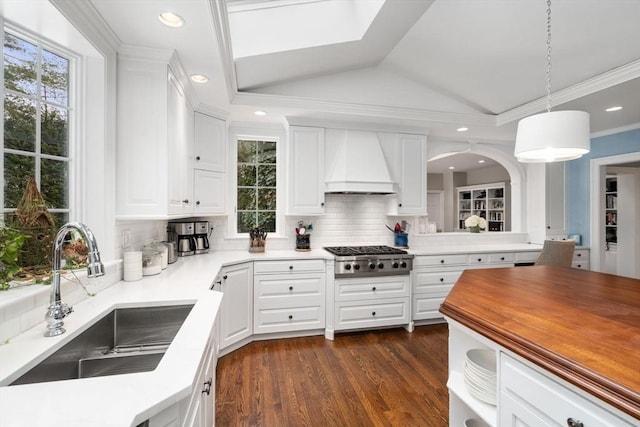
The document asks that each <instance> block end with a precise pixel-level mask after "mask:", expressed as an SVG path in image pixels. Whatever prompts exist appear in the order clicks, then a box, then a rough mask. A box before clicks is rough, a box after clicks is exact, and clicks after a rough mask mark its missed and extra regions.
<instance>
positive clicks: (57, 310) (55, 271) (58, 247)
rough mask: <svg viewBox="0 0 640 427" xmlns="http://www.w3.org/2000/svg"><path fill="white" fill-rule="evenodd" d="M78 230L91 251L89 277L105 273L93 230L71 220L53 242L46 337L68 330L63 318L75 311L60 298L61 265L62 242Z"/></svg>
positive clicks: (88, 266)
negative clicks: (69, 234)
mask: <svg viewBox="0 0 640 427" xmlns="http://www.w3.org/2000/svg"><path fill="white" fill-rule="evenodd" d="M72 230H76V231H78V232H79V233H80V235H81V236H82V238H83V239H84V241H85V242H86V244H87V249H88V250H89V253H88V254H87V257H88V261H89V264H88V265H87V277H98V276H102V275H104V265H103V264H102V262H101V261H100V252H99V251H98V244H97V243H96V238H95V237H94V235H93V232H92V231H91V230H90V229H89V227H87V226H86V225H84V224H81V223H79V222H69V223H67V224H65V225H63V226H62V227H61V228H60V230H58V233H57V234H56V238H55V241H54V243H53V255H52V263H53V265H52V267H51V274H52V275H53V277H52V279H51V296H50V297H49V308H48V309H47V313H46V314H45V315H44V320H45V321H46V322H47V330H46V332H45V333H44V336H45V337H55V336H57V335H61V334H64V333H65V332H66V330H65V329H64V328H63V327H62V325H64V322H63V321H62V319H64V318H65V317H67V315H68V314H69V313H71V312H72V311H73V307H71V306H70V305H67V304H65V303H64V302H62V299H61V298H60V266H61V263H62V243H63V242H64V239H65V237H66V236H67V234H68V233H69V232H70V231H72Z"/></svg>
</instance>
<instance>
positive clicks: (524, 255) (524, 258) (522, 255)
mask: <svg viewBox="0 0 640 427" xmlns="http://www.w3.org/2000/svg"><path fill="white" fill-rule="evenodd" d="M539 256H540V252H539V251H538V252H517V253H516V260H515V261H516V262H533V261H535V260H537V259H538V257H539Z"/></svg>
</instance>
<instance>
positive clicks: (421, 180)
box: [397, 134, 427, 215]
mask: <svg viewBox="0 0 640 427" xmlns="http://www.w3.org/2000/svg"><path fill="white" fill-rule="evenodd" d="M398 138H399V144H400V146H399V152H400V165H399V166H400V170H399V173H398V174H397V176H399V177H400V183H399V184H400V185H399V189H398V214H399V215H406V214H421V215H424V214H426V213H427V138H426V137H425V136H424V135H405V134H401V135H399V137H398Z"/></svg>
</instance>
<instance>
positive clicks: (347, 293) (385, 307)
mask: <svg viewBox="0 0 640 427" xmlns="http://www.w3.org/2000/svg"><path fill="white" fill-rule="evenodd" d="M334 292H335V294H334V295H335V304H334V329H335V330H336V331H344V330H349V329H360V328H375V327H379V326H394V325H408V329H410V330H411V329H412V323H411V316H410V315H409V312H410V302H409V299H410V297H409V295H410V276H408V275H407V276H389V277H371V278H366V277H363V278H356V279H336V280H335V291H334Z"/></svg>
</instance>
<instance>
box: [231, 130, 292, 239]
mask: <svg viewBox="0 0 640 427" xmlns="http://www.w3.org/2000/svg"><path fill="white" fill-rule="evenodd" d="M238 140H249V141H275V142H276V180H277V183H276V204H277V207H276V232H275V233H270V234H269V238H286V232H285V230H284V227H285V216H284V213H285V203H286V199H285V191H286V185H285V178H286V177H285V171H286V168H285V159H286V156H285V153H286V147H285V144H286V133H285V130H284V128H283V127H282V126H280V125H268V124H267V125H259V124H255V125H254V124H247V123H243V124H241V125H231V126H230V127H229V145H228V146H229V150H228V155H229V157H228V161H229V167H228V168H227V170H228V171H229V180H228V185H229V191H228V192H227V194H228V196H227V197H228V198H227V206H229V207H230V208H229V214H228V216H227V218H228V220H227V238H230V239H246V238H248V233H238V232H237V229H238V228H237V227H238V217H237V213H236V211H237V206H238V200H237V199H238V196H237V187H238Z"/></svg>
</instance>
